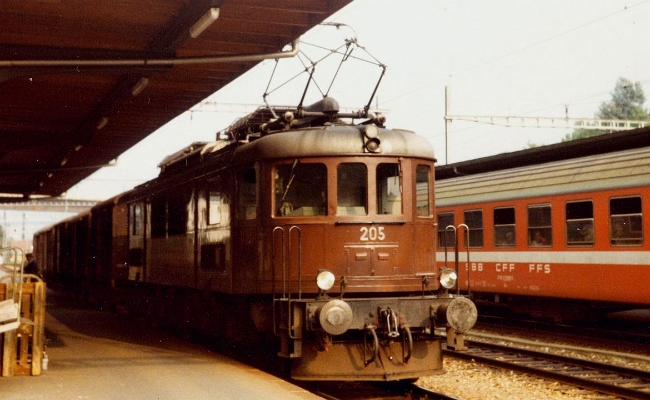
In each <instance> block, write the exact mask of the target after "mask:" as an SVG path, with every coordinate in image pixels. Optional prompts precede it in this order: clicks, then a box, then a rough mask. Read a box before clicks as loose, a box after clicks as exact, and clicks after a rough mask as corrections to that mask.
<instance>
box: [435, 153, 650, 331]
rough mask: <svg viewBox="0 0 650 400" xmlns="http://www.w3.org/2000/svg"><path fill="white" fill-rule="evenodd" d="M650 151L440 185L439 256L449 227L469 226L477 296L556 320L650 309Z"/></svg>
mask: <svg viewBox="0 0 650 400" xmlns="http://www.w3.org/2000/svg"><path fill="white" fill-rule="evenodd" d="M648 155H650V148H640V149H632V150H626V151H622V152H614V153H610V154H606V155H598V156H591V157H583V158H578V159H571V160H565V161H561V162H553V163H547V164H540V165H535V166H528V167H521V168H517V169H511V170H504V171H497V172H491V173H484V174H477V175H473V176H465V177H459V178H453V179H448V180H443V181H439V182H438V191H437V196H438V197H437V206H438V207H437V212H438V222H439V228H438V229H439V231H440V235H439V238H440V239H439V240H440V243H439V245H442V247H439V249H438V260H439V261H441V262H444V260H445V254H444V251H443V250H442V249H444V241H445V240H447V241H448V244H450V245H451V244H452V238H451V235H450V234H446V239H445V233H444V232H442V231H441V230H443V229H444V228H441V227H442V226H447V225H450V224H451V225H457V224H459V223H464V224H466V225H468V227H469V249H468V248H467V246H466V243H465V240H464V239H461V240H460V241H459V242H458V244H459V248H460V249H459V254H460V256H459V265H460V274H459V275H460V277H459V279H460V283H461V287H462V288H463V289H464V290H467V289H470V290H471V291H472V292H473V295H474V298H475V299H481V300H485V301H488V302H490V303H494V304H507V306H508V307H510V308H513V309H515V311H518V312H522V313H526V314H533V315H536V316H543V317H550V318H554V319H556V320H561V319H565V318H574V317H576V313H584V311H585V310H589V309H591V310H592V311H596V310H598V309H600V311H610V310H616V309H625V308H631V307H638V306H643V307H647V306H648V299H650V292H648V289H647V287H646V285H644V284H643V278H642V277H644V276H647V274H648V273H649V272H650V263H648V259H649V256H650V244H649V243H648V240H646V239H645V235H647V232H649V230H648V223H649V221H648V218H647V215H649V214H648V213H649V212H650V201H649V200H648V199H650V162H649V161H648V159H649V158H648ZM468 250H469V257H470V261H469V263H468V262H467V256H466V252H467V251H468ZM446 259H447V260H448V262H454V261H455V256H454V254H447V257H446ZM468 281H469V286H468ZM570 301H571V302H570ZM583 316H584V314H583Z"/></svg>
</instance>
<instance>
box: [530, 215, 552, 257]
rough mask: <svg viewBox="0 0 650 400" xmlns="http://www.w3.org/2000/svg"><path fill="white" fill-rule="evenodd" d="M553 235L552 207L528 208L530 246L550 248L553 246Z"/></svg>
mask: <svg viewBox="0 0 650 400" xmlns="http://www.w3.org/2000/svg"><path fill="white" fill-rule="evenodd" d="M551 234H552V230H551V206H550V205H532V206H528V245H529V246H531V247H550V246H551V245H552V244H553V238H552V236H551Z"/></svg>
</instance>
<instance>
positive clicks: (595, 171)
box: [436, 146, 650, 206]
mask: <svg viewBox="0 0 650 400" xmlns="http://www.w3.org/2000/svg"><path fill="white" fill-rule="evenodd" d="M643 185H650V146H647V147H642V148H637V149H630V150H623V151H618V152H610V153H604V154H597V155H591V156H587V157H579V158H572V159H567V160H561V161H553V162H549V163H543V164H536V165H529V166H524V167H518V168H512V169H504V170H497V171H492V172H486V173H482V174H476V175H468V176H462V177H457V178H454V179H445V180H440V181H438V182H436V205H437V206H451V205H457V204H474V203H480V202H487V201H500V200H513V199H520V198H528V197H540V198H541V199H544V198H546V197H548V196H552V195H559V194H567V193H580V192H587V191H596V190H606V189H621V188H627V187H636V186H643ZM542 201H543V200H542Z"/></svg>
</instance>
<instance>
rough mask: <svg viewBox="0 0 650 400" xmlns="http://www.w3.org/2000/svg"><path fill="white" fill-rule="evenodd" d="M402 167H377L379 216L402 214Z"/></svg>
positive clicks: (384, 165) (396, 165)
mask: <svg viewBox="0 0 650 400" xmlns="http://www.w3.org/2000/svg"><path fill="white" fill-rule="evenodd" d="M400 172H401V171H400V165H399V164H397V163H395V164H392V163H391V164H379V165H378V166H377V208H378V209H377V214H401V213H402V177H401V174H400Z"/></svg>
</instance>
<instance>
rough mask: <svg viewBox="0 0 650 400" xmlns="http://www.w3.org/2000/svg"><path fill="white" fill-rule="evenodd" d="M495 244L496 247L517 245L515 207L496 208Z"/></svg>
mask: <svg viewBox="0 0 650 400" xmlns="http://www.w3.org/2000/svg"><path fill="white" fill-rule="evenodd" d="M494 245H495V246H496V247H514V245H515V209H514V207H504V208H495V209H494Z"/></svg>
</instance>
